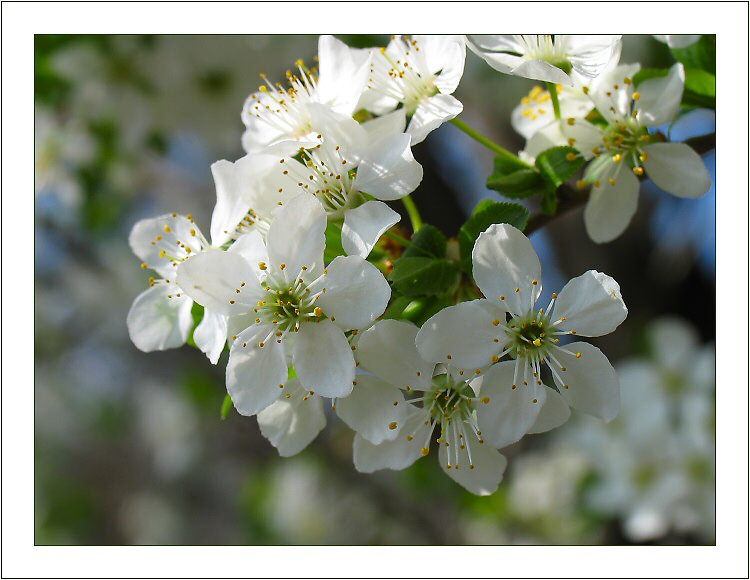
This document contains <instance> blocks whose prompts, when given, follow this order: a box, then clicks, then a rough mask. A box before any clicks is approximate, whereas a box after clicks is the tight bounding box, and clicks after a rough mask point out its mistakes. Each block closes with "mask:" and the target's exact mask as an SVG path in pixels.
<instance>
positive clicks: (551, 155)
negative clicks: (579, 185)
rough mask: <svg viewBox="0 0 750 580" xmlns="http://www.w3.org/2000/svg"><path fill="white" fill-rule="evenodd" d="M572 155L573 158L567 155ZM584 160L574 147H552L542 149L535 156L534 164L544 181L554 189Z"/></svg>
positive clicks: (571, 175) (573, 172)
mask: <svg viewBox="0 0 750 580" xmlns="http://www.w3.org/2000/svg"><path fill="white" fill-rule="evenodd" d="M571 154H572V155H574V156H575V158H574V159H573V160H570V159H568V155H571ZM584 163H586V160H585V159H584V158H583V157H582V156H581V154H580V153H579V151H578V149H576V148H575V147H568V146H563V147H553V148H552V149H547V150H546V151H542V152H541V153H540V154H539V155H538V156H537V158H536V166H537V168H538V169H539V173H540V174H541V175H542V179H544V182H545V183H546V184H547V185H548V186H549V187H550V188H551V189H552V190H553V191H554V190H557V188H558V187H560V186H561V185H562V184H563V183H565V182H566V181H568V179H570V178H571V177H573V176H574V175H575V174H576V173H578V170H579V169H580V168H581V167H583V164H584Z"/></svg>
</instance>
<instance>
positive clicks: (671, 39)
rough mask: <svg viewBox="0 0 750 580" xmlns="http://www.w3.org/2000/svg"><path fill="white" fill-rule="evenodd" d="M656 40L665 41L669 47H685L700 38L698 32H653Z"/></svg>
mask: <svg viewBox="0 0 750 580" xmlns="http://www.w3.org/2000/svg"><path fill="white" fill-rule="evenodd" d="M653 36H654V38H655V39H656V40H658V41H659V42H663V43H665V44H666V45H667V46H669V48H685V47H687V46H690V45H691V44H695V43H696V42H698V41H699V40H700V38H701V35H700V34H654V35H653Z"/></svg>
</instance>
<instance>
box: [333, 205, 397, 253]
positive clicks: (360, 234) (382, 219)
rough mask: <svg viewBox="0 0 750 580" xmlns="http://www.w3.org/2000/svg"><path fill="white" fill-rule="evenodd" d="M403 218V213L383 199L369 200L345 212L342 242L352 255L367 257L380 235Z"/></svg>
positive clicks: (347, 251) (346, 250) (345, 249)
mask: <svg viewBox="0 0 750 580" xmlns="http://www.w3.org/2000/svg"><path fill="white" fill-rule="evenodd" d="M400 220H401V215H400V214H398V213H397V212H395V211H393V210H392V209H391V208H390V207H388V206H387V205H386V204H384V203H383V202H382V201H375V200H372V201H368V202H365V203H364V204H362V205H360V206H359V207H356V208H354V209H350V210H348V211H346V213H344V226H343V228H341V243H342V245H343V247H344V251H345V252H346V253H347V254H349V255H350V256H353V255H356V256H360V257H362V258H366V257H367V256H369V255H370V252H371V251H372V249H373V248H374V247H375V244H377V243H378V240H379V239H380V236H382V235H383V233H384V232H385V231H386V230H388V229H390V228H391V227H392V226H393V225H395V224H397V223H398V222H399V221H400Z"/></svg>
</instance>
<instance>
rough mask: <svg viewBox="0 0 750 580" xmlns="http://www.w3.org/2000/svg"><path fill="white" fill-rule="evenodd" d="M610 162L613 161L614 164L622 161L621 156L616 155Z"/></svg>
mask: <svg viewBox="0 0 750 580" xmlns="http://www.w3.org/2000/svg"><path fill="white" fill-rule="evenodd" d="M612 161H614V162H615V163H619V162H620V161H622V155H620V154H619V153H618V154H617V155H614V156H612Z"/></svg>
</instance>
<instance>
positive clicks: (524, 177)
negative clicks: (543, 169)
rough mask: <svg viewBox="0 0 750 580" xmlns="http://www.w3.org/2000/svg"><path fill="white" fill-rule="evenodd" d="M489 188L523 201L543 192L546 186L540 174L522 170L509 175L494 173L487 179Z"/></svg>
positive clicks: (531, 170)
mask: <svg viewBox="0 0 750 580" xmlns="http://www.w3.org/2000/svg"><path fill="white" fill-rule="evenodd" d="M487 187H488V188H489V189H493V190H495V191H497V192H498V193H500V194H502V195H504V196H505V197H509V198H512V199H523V198H525V197H531V196H532V195H538V194H540V193H542V192H543V189H544V184H543V182H542V178H541V176H540V175H539V172H537V171H535V170H534V169H521V170H518V171H515V172H514V173H510V174H507V175H500V174H497V173H493V174H492V175H490V176H489V177H488V178H487Z"/></svg>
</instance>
